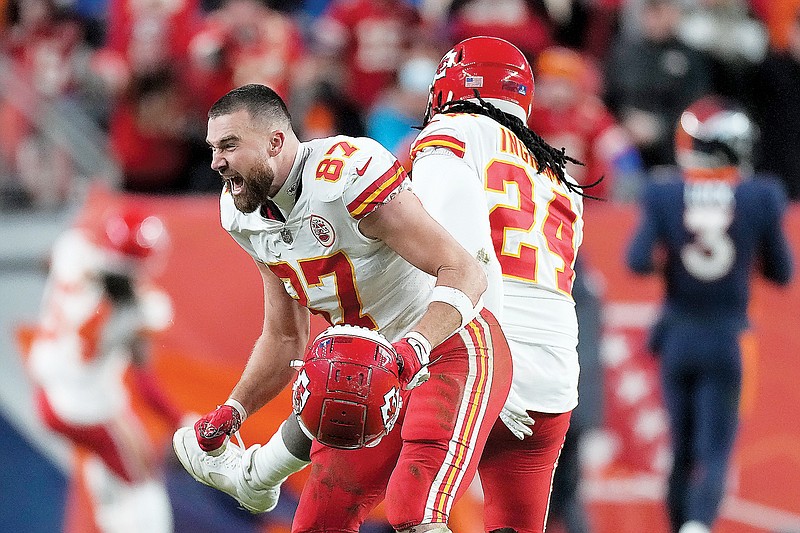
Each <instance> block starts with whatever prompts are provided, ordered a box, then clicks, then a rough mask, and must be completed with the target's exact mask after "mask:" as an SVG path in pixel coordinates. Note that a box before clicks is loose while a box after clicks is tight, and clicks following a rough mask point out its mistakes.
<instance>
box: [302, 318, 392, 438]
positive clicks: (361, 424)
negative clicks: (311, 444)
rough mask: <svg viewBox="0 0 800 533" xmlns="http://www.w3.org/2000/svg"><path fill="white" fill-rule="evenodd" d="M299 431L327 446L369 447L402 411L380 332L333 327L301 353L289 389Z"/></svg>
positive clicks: (388, 346) (389, 348)
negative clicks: (300, 429) (302, 355)
mask: <svg viewBox="0 0 800 533" xmlns="http://www.w3.org/2000/svg"><path fill="white" fill-rule="evenodd" d="M292 406H293V409H294V412H295V413H296V414H297V415H298V419H299V421H300V427H301V428H302V429H303V431H305V433H306V434H307V435H308V436H309V437H311V438H313V439H317V440H318V441H319V442H320V443H322V444H324V445H326V446H330V447H332V448H341V449H357V448H362V447H364V446H374V445H376V444H377V443H378V442H379V441H380V439H381V438H383V437H384V436H385V435H387V434H388V433H389V432H390V431H391V430H392V428H393V427H394V425H395V422H397V417H398V416H399V414H400V408H401V407H402V399H401V396H400V381H399V369H398V365H397V357H396V354H395V351H394V349H393V348H392V345H391V343H389V341H388V340H386V338H385V337H383V336H382V335H381V334H380V333H378V332H375V331H371V330H368V329H365V328H360V327H355V326H333V327H330V328H328V329H327V330H325V331H324V332H322V333H321V334H320V335H319V336H318V337H317V338H316V339H314V342H313V343H312V344H311V346H310V347H309V348H308V350H307V351H306V354H305V357H304V360H303V364H302V366H300V367H299V369H298V375H297V379H295V382H294V386H293V387H292Z"/></svg>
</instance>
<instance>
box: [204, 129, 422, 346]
mask: <svg viewBox="0 0 800 533" xmlns="http://www.w3.org/2000/svg"><path fill="white" fill-rule="evenodd" d="M407 187H408V176H407V175H406V172H405V170H404V169H403V167H402V166H401V165H400V163H399V162H398V161H397V160H396V159H395V158H394V156H392V155H391V153H390V152H388V151H387V150H386V149H384V148H383V147H382V146H381V145H380V144H378V143H377V142H375V141H373V140H371V139H367V138H352V137H344V136H337V137H331V138H325V139H316V140H312V141H309V142H305V143H301V144H300V147H299V149H298V153H297V157H296V159H295V162H294V166H293V167H292V170H291V172H290V174H289V177H288V178H287V180H286V182H285V183H284V185H283V186H282V187H281V190H280V191H279V192H278V193H277V194H276V196H275V202H276V204H277V205H278V206H280V208H281V211H282V214H283V215H285V219H286V220H285V222H284V221H281V220H277V219H274V218H268V217H266V216H263V214H262V211H263V210H256V211H254V212H253V213H250V214H245V213H242V212H240V211H238V210H237V209H236V207H235V206H234V203H233V198H232V197H231V195H230V193H229V192H228V191H227V190H225V191H223V193H222V196H221V200H220V210H221V219H222V225H223V227H224V228H225V229H226V230H227V231H228V232H229V233H230V234H231V235H232V236H233V238H234V239H235V240H236V242H238V243H239V245H241V247H242V248H244V249H245V250H246V251H247V253H249V254H250V255H251V256H252V257H253V258H254V259H255V260H256V261H259V262H261V263H264V264H265V265H267V266H268V267H269V268H270V270H271V271H272V272H273V273H274V274H275V275H276V276H277V277H278V278H280V279H282V280H283V282H284V285H285V287H286V292H287V293H289V295H290V296H291V297H292V298H294V299H295V300H297V301H298V303H300V304H301V305H303V306H305V307H307V308H309V309H310V310H311V311H312V312H314V313H317V314H320V315H322V316H323V317H324V318H325V319H326V320H327V321H328V322H329V323H330V324H349V325H355V326H363V327H366V328H370V329H374V330H378V331H380V332H381V333H382V334H383V335H384V336H386V337H387V338H389V339H390V340H392V341H394V340H397V339H398V338H400V337H401V336H402V334H403V333H405V332H406V331H408V329H410V328H411V326H413V325H414V324H415V323H416V322H417V321H418V320H419V318H420V317H421V316H422V314H423V313H424V312H425V310H426V309H427V306H428V301H429V299H430V292H431V289H432V288H433V284H434V278H433V277H432V276H429V275H428V274H426V273H425V272H422V271H421V270H419V269H417V268H416V267H414V266H412V265H411V264H410V263H408V262H407V261H406V260H405V259H403V258H402V257H401V256H400V255H398V254H397V253H396V252H395V251H394V250H392V249H391V248H389V247H388V246H387V245H386V244H385V243H384V242H383V241H380V240H375V239H370V238H367V237H365V236H364V235H363V234H362V233H361V232H360V231H359V229H358V224H359V221H360V220H361V219H362V218H364V217H365V216H367V215H369V214H370V213H371V212H373V211H374V210H375V209H377V208H378V207H380V206H381V205H382V204H384V203H386V202H388V201H389V200H390V199H391V198H393V197H394V196H395V195H396V194H397V193H399V192H400V191H401V190H403V189H405V188H407Z"/></svg>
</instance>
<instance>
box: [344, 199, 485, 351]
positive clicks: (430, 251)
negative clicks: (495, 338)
mask: <svg viewBox="0 0 800 533" xmlns="http://www.w3.org/2000/svg"><path fill="white" fill-rule="evenodd" d="M359 227H360V229H361V232H362V233H363V234H364V235H366V236H367V237H371V238H375V239H380V240H382V241H383V242H385V243H386V244H387V245H388V246H389V247H390V248H392V249H393V250H394V251H396V252H397V253H398V254H400V255H401V256H402V257H403V258H404V259H405V260H406V261H408V262H409V263H411V264H412V265H414V266H415V267H417V268H419V269H420V270H422V271H424V272H427V273H428V274H430V275H432V276H436V284H437V285H444V286H447V287H454V288H456V289H459V290H461V291H463V292H464V294H466V295H467V296H468V297H469V299H470V300H471V301H472V303H473V305H474V304H476V303H477V302H478V300H479V299H480V297H481V295H482V294H483V293H484V291H485V290H486V286H487V282H486V274H484V272H483V269H482V268H481V266H480V264H479V263H478V262H477V260H475V259H474V258H472V257H471V256H470V254H469V253H468V252H467V251H466V250H465V249H464V248H463V247H462V246H461V245H460V244H458V242H456V241H455V239H453V237H452V236H450V234H449V233H448V232H447V230H445V229H444V228H443V227H442V226H441V225H439V223H437V222H436V221H435V220H433V218H431V216H430V215H429V214H428V213H427V211H425V208H423V207H422V204H421V203H420V201H419V199H417V197H416V196H415V195H414V193H412V192H411V191H408V190H405V191H402V192H401V193H400V194H398V195H397V196H396V197H395V198H394V199H392V200H391V201H390V202H388V203H387V204H386V205H383V206H381V207H380V208H379V209H376V210H375V211H374V212H373V213H371V214H370V215H369V216H367V217H365V218H364V219H363V220H362V221H361V223H360V226H359ZM460 326H461V315H460V314H459V313H458V311H456V309H455V308H454V307H452V306H450V305H448V304H445V303H442V302H431V304H430V306H428V310H427V311H426V312H425V314H424V315H423V316H422V318H421V319H420V320H419V322H418V323H417V324H416V325H415V326H414V327H413V328H412V329H413V330H414V331H417V332H419V333H421V334H422V335H423V336H425V338H426V339H428V341H429V342H430V343H431V345H432V346H436V345H438V344H439V343H441V342H442V341H443V340H445V339H447V338H448V337H449V336H450V335H452V334H453V332H454V331H456V330H458V329H459V327H460Z"/></svg>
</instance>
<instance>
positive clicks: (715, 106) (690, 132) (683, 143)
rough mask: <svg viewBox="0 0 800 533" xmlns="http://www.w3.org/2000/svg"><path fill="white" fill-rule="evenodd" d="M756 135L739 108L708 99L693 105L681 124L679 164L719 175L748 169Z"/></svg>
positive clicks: (677, 144)
mask: <svg viewBox="0 0 800 533" xmlns="http://www.w3.org/2000/svg"><path fill="white" fill-rule="evenodd" d="M756 135H757V134H756V128H755V126H754V125H753V123H752V122H751V120H750V118H748V116H747V114H746V113H745V112H744V110H743V109H742V108H741V107H740V106H738V105H737V104H736V103H734V102H731V101H729V100H727V99H724V98H721V97H718V96H706V97H703V98H700V99H699V100H697V101H696V102H694V103H693V104H692V105H690V106H689V107H688V108H687V109H686V110H685V111H684V112H683V113H682V114H681V117H680V119H679V120H678V124H677V128H676V131H675V149H676V154H675V156H676V160H677V162H678V164H679V165H680V166H681V167H682V168H684V169H686V170H699V171H706V172H710V171H714V172H716V173H719V171H723V172H724V171H726V170H735V169H736V168H740V167H749V166H750V164H751V158H752V153H753V144H754V143H755V139H756Z"/></svg>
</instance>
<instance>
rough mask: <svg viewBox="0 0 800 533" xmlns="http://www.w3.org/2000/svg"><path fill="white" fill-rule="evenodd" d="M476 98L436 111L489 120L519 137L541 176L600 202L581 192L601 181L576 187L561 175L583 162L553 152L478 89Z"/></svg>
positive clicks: (560, 152)
mask: <svg viewBox="0 0 800 533" xmlns="http://www.w3.org/2000/svg"><path fill="white" fill-rule="evenodd" d="M475 98H477V100H478V103H475V102H470V101H469V100H451V101H449V102H445V103H444V104H441V105H440V106H438V107H439V110H438V111H439V112H440V113H448V114H449V113H473V114H476V115H483V116H486V117H489V118H491V119H492V120H494V121H495V122H497V123H498V124H500V125H501V126H504V127H506V128H508V129H509V130H511V131H512V132H513V133H514V134H515V135H516V136H517V137H519V139H520V140H521V141H522V143H523V144H524V145H525V147H526V148H527V149H528V151H529V152H530V153H531V155H532V156H533V158H534V159H535V160H536V165H537V167H538V170H539V171H540V172H544V171H545V169H548V168H549V169H550V171H551V172H552V173H553V174H554V175H555V176H556V178H557V179H558V181H559V182H561V183H562V184H564V186H565V187H566V188H567V189H569V190H570V191H572V192H575V193H577V194H580V195H581V196H583V197H585V198H592V199H594V200H602V198H598V197H596V196H592V195H590V194H586V193H585V192H584V189H589V188H591V187H594V186H595V185H597V184H598V183H600V182H601V181H603V178H602V177H601V178H600V179H598V180H597V181H595V182H594V183H589V184H587V185H579V184H577V183H573V182H571V181H570V180H568V179H567V177H566V176H565V174H564V167H566V165H567V163H574V164H576V165H581V166H583V162H581V161H578V160H577V159H574V158H572V157H570V156H568V155H567V154H566V150H565V149H564V148H561V150H557V149H556V148H553V147H552V146H550V145H549V144H547V141H545V140H544V139H542V138H541V137H540V136H539V134H537V133H536V132H535V131H533V130H532V129H530V128H529V127H528V126H527V125H526V124H525V123H524V122H522V120H520V119H519V117H515V116H514V115H512V114H510V113H506V112H505V111H501V110H500V109H498V108H497V107H495V106H493V105H492V104H490V103H489V102H487V101H486V100H484V99H483V98H481V96H480V94H479V93H478V91H477V89H476V90H475Z"/></svg>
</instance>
